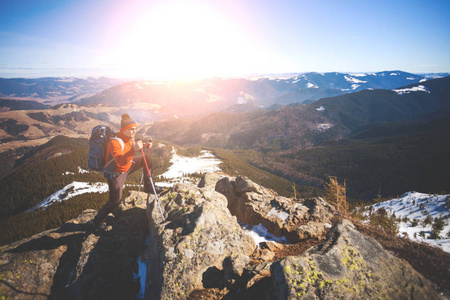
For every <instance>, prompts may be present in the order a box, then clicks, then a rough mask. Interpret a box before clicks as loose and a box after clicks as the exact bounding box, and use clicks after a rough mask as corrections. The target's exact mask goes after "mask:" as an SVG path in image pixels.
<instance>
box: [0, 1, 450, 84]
mask: <svg viewBox="0 0 450 300" xmlns="http://www.w3.org/2000/svg"><path fill="white" fill-rule="evenodd" d="M449 15H450V2H448V1H431V2H424V1H416V0H413V1H403V0H400V1H387V0H386V1H350V0H344V1H331V0H326V1H325V0H324V1H302V0H298V1H294V0H280V1H270V0H261V1H238V0H227V1H224V0H217V1H207V0H204V1H190V0H185V1H181V0H180V1H170V0H169V1H162V0H155V1H149V0H147V1H145V0H134V1H107V0H96V1H88V0H81V1H80V0H65V1H53V0H44V1H34V0H21V1H14V0H3V1H1V3H0V77H7V78H11V77H43V76H78V77H86V76H109V77H118V78H136V79H150V80H161V79H192V78H201V77H210V76H227V77H228V76H236V77H240V76H249V75H255V74H268V73H271V74H278V73H295V72H297V73H300V72H309V71H316V72H332V71H336V72H377V71H384V70H403V71H406V72H413V73H414V72H415V73H432V72H448V71H450V55H449V53H448V49H450V33H449V31H450V29H449V28H450V21H449V19H450V18H448V16H449Z"/></svg>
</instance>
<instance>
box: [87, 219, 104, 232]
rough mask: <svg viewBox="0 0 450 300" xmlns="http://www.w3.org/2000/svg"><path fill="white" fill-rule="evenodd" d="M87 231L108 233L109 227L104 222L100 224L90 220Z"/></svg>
mask: <svg viewBox="0 0 450 300" xmlns="http://www.w3.org/2000/svg"><path fill="white" fill-rule="evenodd" d="M86 227H87V228H86V231H92V232H94V231H95V232H99V231H108V226H107V225H106V224H105V223H104V222H102V223H100V224H96V223H95V219H92V220H90V221H89V222H87V223H86Z"/></svg>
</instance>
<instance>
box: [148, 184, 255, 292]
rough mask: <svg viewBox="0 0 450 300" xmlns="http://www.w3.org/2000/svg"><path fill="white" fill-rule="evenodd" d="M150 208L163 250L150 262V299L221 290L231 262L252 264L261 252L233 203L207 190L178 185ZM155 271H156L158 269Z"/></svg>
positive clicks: (157, 244)
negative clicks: (231, 206)
mask: <svg viewBox="0 0 450 300" xmlns="http://www.w3.org/2000/svg"><path fill="white" fill-rule="evenodd" d="M159 201H160V203H161V205H163V206H164V215H165V216H167V217H166V219H165V220H164V221H162V217H161V215H160V211H159V208H158V207H157V203H155V201H153V202H152V205H150V206H149V211H148V213H149V220H150V240H151V241H152V243H153V246H155V249H158V250H159V253H157V252H156V251H154V252H151V254H150V256H149V265H150V267H149V274H148V278H149V279H150V281H149V283H150V282H151V283H150V285H149V286H148V293H147V295H149V298H150V299H184V298H186V297H187V296H188V295H189V294H190V293H191V292H192V291H194V290H198V289H204V288H207V287H214V286H216V285H217V284H219V283H218V282H219V280H217V277H219V278H220V275H218V274H220V273H221V270H222V266H223V263H224V261H225V259H227V258H235V257H237V256H239V257H241V258H242V257H244V258H243V259H244V261H245V258H248V257H249V255H251V254H252V253H253V252H254V251H255V249H256V244H255V242H254V240H253V239H252V238H251V237H250V236H249V235H247V234H246V233H245V232H244V230H243V229H242V228H241V226H240V225H239V224H238V222H237V220H236V217H234V216H232V215H231V213H230V211H229V210H228V208H227V199H226V198H225V196H223V195H222V194H220V193H218V192H216V191H214V187H212V186H210V185H207V184H206V185H205V186H204V187H196V186H194V185H190V184H177V185H175V187H174V188H173V190H172V191H171V192H170V193H168V194H166V195H164V196H163V197H161V198H160V199H159ZM153 266H154V267H153Z"/></svg>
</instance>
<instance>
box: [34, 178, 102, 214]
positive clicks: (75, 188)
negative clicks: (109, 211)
mask: <svg viewBox="0 0 450 300" xmlns="http://www.w3.org/2000/svg"><path fill="white" fill-rule="evenodd" d="M106 192H108V184H106V183H103V182H95V183H90V182H79V181H74V182H72V183H70V184H68V185H66V186H65V187H64V188H62V189H61V190H59V191H57V192H56V193H54V194H52V195H50V196H48V197H47V198H45V199H44V201H42V202H41V203H39V204H37V205H35V206H34V207H32V208H30V209H29V210H28V212H33V211H35V210H37V209H39V208H42V209H46V208H47V207H49V206H50V205H52V204H53V203H55V202H61V201H66V200H69V199H70V198H73V197H75V196H79V195H82V194H86V193H106Z"/></svg>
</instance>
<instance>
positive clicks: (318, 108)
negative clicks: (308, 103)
mask: <svg viewBox="0 0 450 300" xmlns="http://www.w3.org/2000/svg"><path fill="white" fill-rule="evenodd" d="M316 110H317V111H324V110H325V107H324V106H323V105H322V106H320V107H317V108H316Z"/></svg>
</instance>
